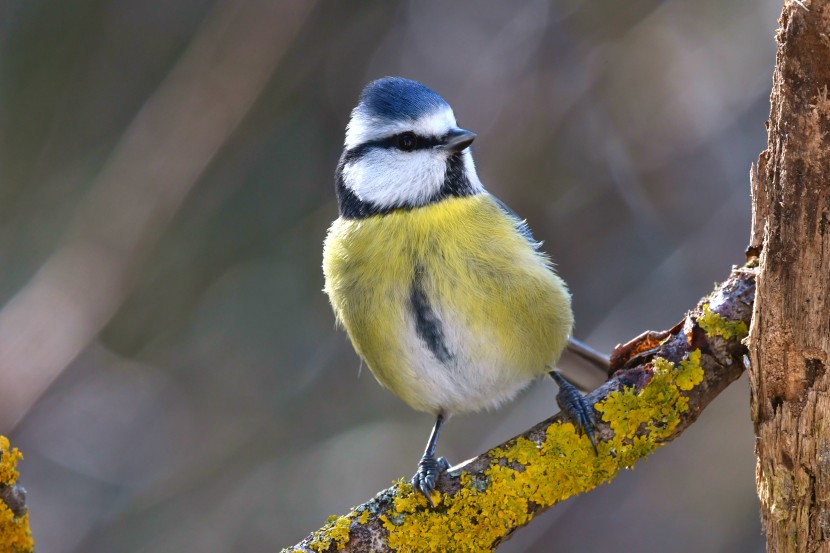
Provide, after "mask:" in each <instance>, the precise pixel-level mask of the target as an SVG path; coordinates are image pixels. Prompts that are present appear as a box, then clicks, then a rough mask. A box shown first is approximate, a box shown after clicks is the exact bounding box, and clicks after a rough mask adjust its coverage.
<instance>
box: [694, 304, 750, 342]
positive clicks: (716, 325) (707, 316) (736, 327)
mask: <svg viewBox="0 0 830 553" xmlns="http://www.w3.org/2000/svg"><path fill="white" fill-rule="evenodd" d="M697 324H698V325H699V326H700V328H702V329H703V331H704V332H705V333H706V335H707V336H720V337H721V338H724V339H726V340H729V339H730V338H736V339H738V340H741V339H743V338H745V337H746V335H747V334H749V329H748V328H747V326H746V323H745V322H743V321H730V320H729V319H726V318H724V317H722V316H720V315H718V314H717V313H715V312H714V311H712V310H711V309H709V304H708V303H706V304H704V305H703V315H701V316H700V317H698V318H697Z"/></svg>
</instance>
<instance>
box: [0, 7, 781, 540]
mask: <svg viewBox="0 0 830 553" xmlns="http://www.w3.org/2000/svg"><path fill="white" fill-rule="evenodd" d="M780 7H781V0H762V1H759V2H740V1H737V0H730V1H724V0H696V1H692V0H665V1H663V0H631V1H629V2H618V3H608V2H600V3H596V2H583V1H581V0H553V1H542V0H522V1H517V2H510V3H506V2H497V1H495V0H488V1H485V2H470V1H464V2H461V1H459V2H453V3H445V2H438V1H422V2H414V1H413V2H385V1H380V0H378V1H371V2H368V1H367V2H313V1H300V0H295V1H283V2H271V1H265V0H259V1H230V0H224V1H223V0H218V1H211V0H178V1H176V2H168V1H163V0H146V1H144V2H133V1H130V0H73V1H69V2H67V1H65V0H2V1H0V305H2V308H0V432H2V433H5V434H8V435H10V437H11V439H12V442H13V443H14V444H16V445H17V446H19V447H20V448H21V449H22V450H23V452H24V454H25V456H26V459H25V461H24V462H23V463H22V465H21V469H22V479H21V480H22V483H23V484H24V485H25V487H26V488H27V489H28V491H29V507H30V512H31V522H32V529H33V532H34V535H35V539H36V541H37V544H38V551H40V552H43V553H69V552H85V553H95V552H101V553H104V552H158V551H171V552H172V551H198V552H207V553H213V552H217V553H218V552H226V551H231V550H233V551H269V550H270V551H273V550H274V549H275V548H279V547H283V546H289V545H293V544H294V543H296V542H298V541H299V540H300V539H302V538H303V537H304V536H305V535H306V534H307V533H308V532H309V531H311V530H314V529H316V528H319V527H320V526H321V525H322V523H323V522H324V521H325V519H326V517H327V516H328V515H330V514H338V513H339V514H342V513H345V512H347V511H348V509H349V508H350V507H351V506H352V505H355V504H358V503H361V502H363V501H364V500H366V499H368V498H369V497H371V496H372V495H373V494H374V493H375V492H377V491H379V490H381V489H382V488H384V487H386V486H388V485H389V484H390V483H391V481H392V480H394V479H397V478H400V477H409V476H411V474H412V473H413V472H414V469H415V465H416V463H417V460H418V458H419V457H420V455H421V453H422V450H423V446H424V443H425V441H426V438H427V436H428V433H429V430H430V427H431V425H432V422H433V421H432V418H431V417H430V416H428V415H425V414H421V413H416V412H413V411H411V410H410V409H409V408H407V407H406V406H405V405H404V404H403V403H401V402H400V401H399V400H398V399H396V398H395V397H394V396H392V395H391V394H390V393H389V392H387V391H385V390H383V389H382V388H380V387H379V386H378V385H377V384H376V383H375V381H374V379H373V378H372V376H371V374H369V372H368V371H367V370H366V369H365V368H364V369H363V370H362V371H361V368H360V362H359V360H358V358H357V357H356V355H355V354H354V352H353V351H352V348H351V346H350V345H349V343H348V340H347V337H346V335H345V333H344V332H342V331H339V330H337V329H336V328H335V326H334V318H333V316H332V314H331V311H330V308H329V306H328V303H327V299H326V297H325V296H324V295H323V293H322V292H321V289H322V286H323V280H322V274H321V270H320V263H321V244H322V241H323V238H324V236H325V232H326V229H327V227H328V224H329V222H330V221H331V220H333V219H334V218H335V217H336V214H337V211H336V204H335V200H334V194H333V178H332V175H333V171H334V167H335V164H336V162H337V159H338V156H339V154H340V149H341V146H342V141H343V131H344V127H345V125H346V122H347V119H348V115H349V111H350V109H351V108H352V107H353V105H354V104H355V102H356V100H357V96H358V94H359V93H360V90H361V88H362V87H363V85H364V84H365V83H366V82H368V81H369V80H371V79H374V78H377V77H381V76H384V75H403V76H406V77H409V78H413V79H417V80H420V81H422V82H424V83H426V84H427V85H428V86H430V87H432V88H433V89H435V90H436V91H438V92H439V93H440V94H441V95H443V96H444V97H445V98H446V99H447V100H448V101H449V102H450V103H451V104H452V105H453V107H454V108H455V113H456V116H457V117H458V119H459V121H460V123H461V124H462V125H463V126H464V127H466V128H468V129H471V130H474V131H475V132H477V133H478V136H479V138H478V139H477V140H476V143H475V147H474V153H475V156H476V161H477V165H478V168H479V174H480V176H481V178H482V180H483V181H484V183H485V185H486V186H487V187H488V188H489V189H490V190H491V191H492V192H494V193H495V194H496V195H498V196H500V197H501V198H502V199H503V200H505V201H506V202H507V203H508V204H509V205H511V206H512V207H513V209H515V210H516V211H517V212H518V213H520V214H522V216H524V217H527V218H528V220H529V223H530V225H531V227H532V228H533V229H534V232H535V234H536V236H537V238H540V239H543V240H544V242H545V246H544V248H545V250H546V251H548V252H549V253H550V254H551V255H552V257H553V258H554V260H555V261H556V263H557V265H558V266H559V271H560V273H561V274H562V275H563V276H564V278H565V279H566V280H567V281H568V283H569V284H570V286H571V289H572V291H573V294H574V307H575V312H576V318H577V326H576V335H577V337H579V338H581V339H583V340H586V341H588V342H589V343H590V344H592V345H594V346H595V347H597V348H600V349H602V350H605V351H610V349H611V348H612V347H613V346H614V345H615V344H616V343H618V342H623V341H626V340H628V339H630V338H632V337H633V336H635V335H637V334H639V333H640V332H642V331H643V330H646V329H655V330H660V329H664V328H668V327H670V326H672V325H673V324H674V323H675V322H677V321H678V320H679V319H680V318H681V317H682V316H683V314H684V312H685V310H686V309H687V308H689V307H691V306H692V305H693V304H694V303H695V302H696V301H697V299H698V298H700V297H701V296H702V295H703V294H705V293H707V292H708V291H710V289H711V287H712V284H713V282H715V281H718V280H721V279H723V278H725V277H726V276H727V274H728V273H729V269H730V266H731V265H732V264H734V263H741V262H742V260H743V250H744V247H745V246H746V243H747V240H748V233H749V220H750V201H749V186H748V172H749V167H750V163H752V162H753V161H754V160H755V159H756V158H757V155H758V153H759V152H760V151H761V150H762V149H764V148H765V145H766V132H765V129H764V121H765V120H766V117H767V114H768V111H769V105H768V96H769V89H770V85H771V74H772V66H773V61H774V53H775V49H774V42H773V32H774V29H775V28H776V26H777V25H776V20H777V16H778V13H779V11H780ZM554 395H555V387H554V385H553V384H552V383H550V382H540V383H539V384H538V385H536V386H534V387H533V388H532V389H530V390H529V391H528V392H527V393H525V394H524V395H523V396H522V397H520V398H519V399H518V400H517V401H515V402H514V403H512V404H510V405H508V406H506V407H505V408H503V409H501V410H500V411H498V412H494V413H487V414H482V415H475V416H460V417H456V418H454V419H453V420H452V422H451V424H449V425H448V426H447V427H446V430H445V433H444V434H443V436H442V441H441V445H440V453H441V454H443V455H446V456H447V457H448V458H449V459H450V460H452V461H455V462H459V461H462V460H464V459H466V458H469V457H472V456H473V455H475V454H477V453H479V452H480V451H483V450H485V449H486V448H488V447H491V446H493V445H496V444H498V443H499V442H501V441H502V440H504V439H505V438H508V437H510V436H512V435H514V434H516V433H517V432H519V431H521V430H523V429H525V428H526V427H528V426H530V425H531V424H533V423H535V422H538V421H539V420H542V419H543V418H546V417H547V416H549V415H550V414H552V413H553V411H554V409H555V400H554ZM748 402H749V395H748V390H747V384H746V381H745V378H744V379H742V380H740V381H738V382H736V383H735V384H734V385H732V386H731V387H730V388H729V389H728V390H727V391H726V392H724V393H723V394H722V395H721V396H720V397H719V398H717V400H716V401H715V402H714V403H713V404H712V405H711V406H710V407H709V408H708V410H707V411H706V412H704V414H703V416H702V417H701V419H700V421H699V422H698V424H696V425H694V426H693V427H692V428H691V429H690V430H688V431H687V432H686V433H685V434H684V435H683V436H682V437H681V439H679V440H678V441H677V442H676V443H672V444H670V445H669V446H667V447H665V448H663V449H661V450H660V451H658V452H657V453H656V454H655V455H653V457H651V458H649V459H647V460H646V461H644V462H642V463H641V464H638V465H637V467H636V470H633V471H629V472H626V473H624V474H621V475H620V477H619V478H617V479H616V480H615V481H614V483H613V484H611V485H606V486H603V487H601V488H599V489H598V490H596V491H594V492H592V493H590V494H587V495H584V496H580V497H576V498H573V499H571V500H569V501H567V502H566V503H564V504H562V505H559V506H557V507H556V508H554V509H552V510H551V511H549V512H547V513H545V514H543V515H541V516H539V517H538V518H537V519H536V520H534V521H533V522H532V523H531V524H530V526H529V527H528V528H525V529H524V530H522V531H519V532H517V533H516V535H515V537H514V538H513V539H512V540H511V541H510V542H508V543H507V544H505V545H504V546H503V547H502V549H501V551H506V552H524V551H557V552H559V553H564V552H576V551H579V552H584V551H599V550H609V549H610V550H620V551H640V552H652V551H653V552H664V551H673V552H685V551H688V552H693V551H694V552H697V551H710V552H720V551H723V552H727V551H728V552H735V551H741V552H743V551H751V552H754V551H759V552H760V551H763V540H762V537H761V535H760V526H759V522H758V513H757V506H756V497H755V492H754V455H753V433H752V424H751V422H750V418H749V409H748Z"/></svg>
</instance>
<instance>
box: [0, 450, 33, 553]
mask: <svg viewBox="0 0 830 553" xmlns="http://www.w3.org/2000/svg"><path fill="white" fill-rule="evenodd" d="M22 458H23V455H22V454H21V453H20V451H19V450H18V449H17V448H16V447H15V448H11V446H10V444H9V440H8V438H6V437H5V436H0V486H2V487H4V488H6V489H8V488H11V487H12V486H14V485H15V483H16V482H17V478H18V476H19V473H18V472H17V462H18V461H19V460H20V459H22ZM34 549H35V542H34V540H33V539H32V533H31V531H30V530H29V513H28V511H26V512H24V513H23V514H22V515H21V516H15V514H14V513H13V512H12V510H11V509H10V508H9V506H8V505H6V503H5V502H4V501H2V500H0V553H24V552H31V551H34Z"/></svg>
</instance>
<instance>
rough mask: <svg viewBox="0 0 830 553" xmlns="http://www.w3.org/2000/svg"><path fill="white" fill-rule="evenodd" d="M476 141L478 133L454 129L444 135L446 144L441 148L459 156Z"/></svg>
mask: <svg viewBox="0 0 830 553" xmlns="http://www.w3.org/2000/svg"><path fill="white" fill-rule="evenodd" d="M475 139H476V133H474V132H470V131H465V130H464V129H452V130H451V131H450V132H448V133H447V134H445V135H444V143H443V144H442V145H441V148H443V149H445V150H447V151H449V152H452V153H453V154H457V153H458V152H461V151H463V150H464V149H465V148H466V147H467V146H469V145H470V144H472V143H473V140H475Z"/></svg>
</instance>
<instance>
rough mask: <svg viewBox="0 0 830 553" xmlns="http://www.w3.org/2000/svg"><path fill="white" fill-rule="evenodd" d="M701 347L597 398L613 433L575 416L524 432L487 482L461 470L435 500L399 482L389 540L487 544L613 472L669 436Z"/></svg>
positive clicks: (459, 547) (684, 404) (696, 372)
mask: <svg viewBox="0 0 830 553" xmlns="http://www.w3.org/2000/svg"><path fill="white" fill-rule="evenodd" d="M700 356H701V354H700V350H695V351H693V352H692V353H690V354H689V355H688V356H687V358H686V359H684V360H683V361H682V362H680V363H678V364H677V365H675V364H673V363H671V362H670V361H667V360H665V359H661V358H657V359H655V360H654V361H653V362H652V367H653V376H652V378H651V380H650V382H649V383H648V384H647V385H646V386H645V387H643V388H642V389H641V390H639V391H635V390H634V389H633V388H626V389H624V390H622V391H618V392H612V393H611V394H609V395H608V396H607V397H606V398H605V399H603V400H602V401H600V402H599V403H597V404H596V405H595V408H596V410H597V411H599V412H600V413H602V418H603V420H604V421H605V422H607V423H608V424H609V425H610V426H611V428H612V430H613V431H614V436H613V437H612V438H611V439H610V440H608V441H603V442H600V443H598V444H597V450H598V454H594V451H593V449H592V447H591V443H590V441H589V440H588V438H587V437H586V436H585V435H583V434H582V433H580V432H578V431H577V429H576V428H575V427H574V426H573V424H571V423H559V422H557V423H554V424H552V425H550V426H549V427H548V428H547V430H546V433H545V434H546V435H545V439H544V440H542V441H539V442H535V441H531V440H528V439H526V438H519V439H517V440H516V441H514V442H512V443H511V444H509V445H508V446H506V447H503V448H499V449H495V450H493V451H491V452H490V456H491V463H490V466H489V468H488V469H487V470H486V471H485V482H483V483H482V482H481V479H480V478H476V479H474V478H473V477H472V475H471V474H469V473H466V472H462V473H461V476H460V478H461V489H460V490H459V491H458V492H457V493H455V494H453V495H446V496H443V497H439V496H438V494H435V496H434V498H433V500H434V501H435V502H436V505H437V506H436V508H429V507H428V506H427V503H426V499H425V498H423V497H421V496H420V494H417V493H415V492H413V490H412V487H411V486H410V484H409V483H406V482H400V483H398V484H397V485H396V489H395V500H394V506H393V508H392V509H391V510H390V511H389V512H387V513H386V515H384V516H382V517H381V520H382V521H383V524H384V527H385V528H386V529H387V530H388V531H389V538H388V545H389V546H390V547H391V548H393V549H395V550H396V551H406V552H409V553H416V552H432V551H435V552H437V551H457V552H462V551H470V552H473V551H489V550H490V549H491V548H492V544H493V543H495V542H496V541H497V540H499V539H501V538H503V537H505V536H506V534H507V533H508V532H509V531H510V530H511V529H512V528H515V527H517V526H521V525H523V524H526V523H527V522H529V521H530V519H531V518H532V517H533V512H535V509H534V508H533V507H534V506H535V507H541V508H545V507H549V506H551V505H553V504H554V503H557V502H559V501H562V500H564V499H567V498H568V497H570V496H572V495H575V494H578V493H581V492H584V491H587V490H590V489H592V488H594V487H596V486H598V485H599V484H602V483H604V482H608V481H610V480H611V479H613V478H614V476H615V475H616V474H617V472H618V471H619V470H620V469H623V468H628V467H631V466H632V465H633V464H634V463H635V462H636V461H637V460H638V459H641V458H643V457H645V456H647V455H648V454H650V453H651V452H652V451H654V450H655V449H656V448H658V447H659V446H660V445H662V444H663V443H664V442H665V440H666V439H667V438H669V437H670V436H671V435H672V433H673V431H674V430H675V428H676V427H677V425H678V424H679V423H680V420H681V415H682V413H684V412H685V411H686V410H688V398H686V397H685V396H684V395H683V392H684V391H689V390H691V389H692V388H694V387H695V386H697V385H698V384H700V383H701V382H702V381H703V369H702V368H701V366H700Z"/></svg>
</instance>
